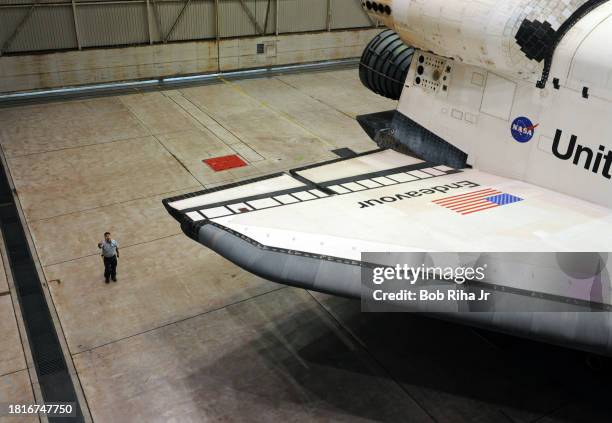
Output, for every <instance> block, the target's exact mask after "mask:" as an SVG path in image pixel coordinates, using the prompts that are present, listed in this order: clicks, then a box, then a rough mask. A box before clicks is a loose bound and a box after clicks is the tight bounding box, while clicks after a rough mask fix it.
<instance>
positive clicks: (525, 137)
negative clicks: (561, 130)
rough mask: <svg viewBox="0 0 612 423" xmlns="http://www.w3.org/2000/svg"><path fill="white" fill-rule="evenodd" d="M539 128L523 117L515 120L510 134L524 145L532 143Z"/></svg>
mask: <svg viewBox="0 0 612 423" xmlns="http://www.w3.org/2000/svg"><path fill="white" fill-rule="evenodd" d="M537 127H538V125H534V124H533V123H532V122H531V120H529V118H526V117H524V116H521V117H517V118H516V119H514V122H512V126H511V127H510V132H511V133H512V138H514V139H515V140H516V141H517V142H520V143H521V144H524V143H526V142H529V141H531V139H532V138H533V135H534V134H535V129H536V128H537Z"/></svg>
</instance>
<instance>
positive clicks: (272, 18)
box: [255, 0, 276, 34]
mask: <svg viewBox="0 0 612 423" xmlns="http://www.w3.org/2000/svg"><path fill="white" fill-rule="evenodd" d="M256 6H257V8H256V9H255V16H257V22H259V26H260V27H261V28H262V29H265V33H266V34H274V32H275V31H276V28H275V23H276V0H271V1H270V13H269V15H268V26H267V28H264V26H265V24H266V13H267V12H268V0H257V1H256Z"/></svg>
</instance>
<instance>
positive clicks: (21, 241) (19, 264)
mask: <svg viewBox="0 0 612 423" xmlns="http://www.w3.org/2000/svg"><path fill="white" fill-rule="evenodd" d="M0 229H1V230H2V234H3V236H4V243H5V247H6V251H7V255H8V258H9V263H10V266H11V271H12V274H13V279H14V283H15V288H16V291H17V297H18V298H19V302H20V304H21V312H22V314H23V320H24V322H25V326H26V330H27V333H28V337H29V340H30V349H31V351H32V357H33V359H34V364H35V367H36V373H37V375H38V381H39V384H40V388H41V391H42V395H43V400H44V401H45V403H57V402H69V403H73V404H74V407H75V408H76V414H75V415H74V416H75V417H51V416H49V422H52V423H64V422H66V423H76V422H83V421H84V420H83V415H82V412H81V409H80V406H79V403H78V401H77V397H76V394H75V390H74V385H73V384H72V379H71V378H70V374H69V373H68V369H67V367H66V361H65V360H64V355H63V354H62V350H61V346H60V343H59V340H58V337H57V333H56V331H55V327H54V325H53V320H52V319H51V314H50V313H49V307H48V305H47V302H46V300H45V295H44V293H43V291H42V287H41V284H40V280H39V277H38V273H37V271H36V266H35V265H34V260H33V259H32V255H31V253H30V249H29V247H28V242H27V239H26V236H25V233H24V230H23V226H22V224H21V220H20V218H19V213H18V211H17V206H16V204H15V201H14V199H13V194H12V191H11V188H10V185H9V182H8V179H7V177H6V171H5V169H4V167H3V166H1V165H0Z"/></svg>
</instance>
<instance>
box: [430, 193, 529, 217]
mask: <svg viewBox="0 0 612 423" xmlns="http://www.w3.org/2000/svg"><path fill="white" fill-rule="evenodd" d="M519 201H523V199H522V198H519V197H515V196H514V195H510V194H504V193H503V192H501V191H498V190H496V189H492V188H487V189H481V190H478V191H473V192H469V193H467V194H461V195H454V196H452V197H446V198H441V199H439V200H435V201H433V203H435V204H437V205H439V206H442V207H444V208H447V209H450V210H452V211H454V212H457V213H459V214H462V215H467V214H472V213H476V212H480V211H484V210H488V209H493V208H495V207H501V206H507V205H508V204H513V203H518V202H519Z"/></svg>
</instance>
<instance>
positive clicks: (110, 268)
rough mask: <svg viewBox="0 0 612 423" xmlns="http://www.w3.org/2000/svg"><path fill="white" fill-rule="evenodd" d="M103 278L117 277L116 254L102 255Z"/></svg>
mask: <svg viewBox="0 0 612 423" xmlns="http://www.w3.org/2000/svg"><path fill="white" fill-rule="evenodd" d="M104 278H105V279H106V280H108V278H113V279H116V278H117V256H112V257H104Z"/></svg>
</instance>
